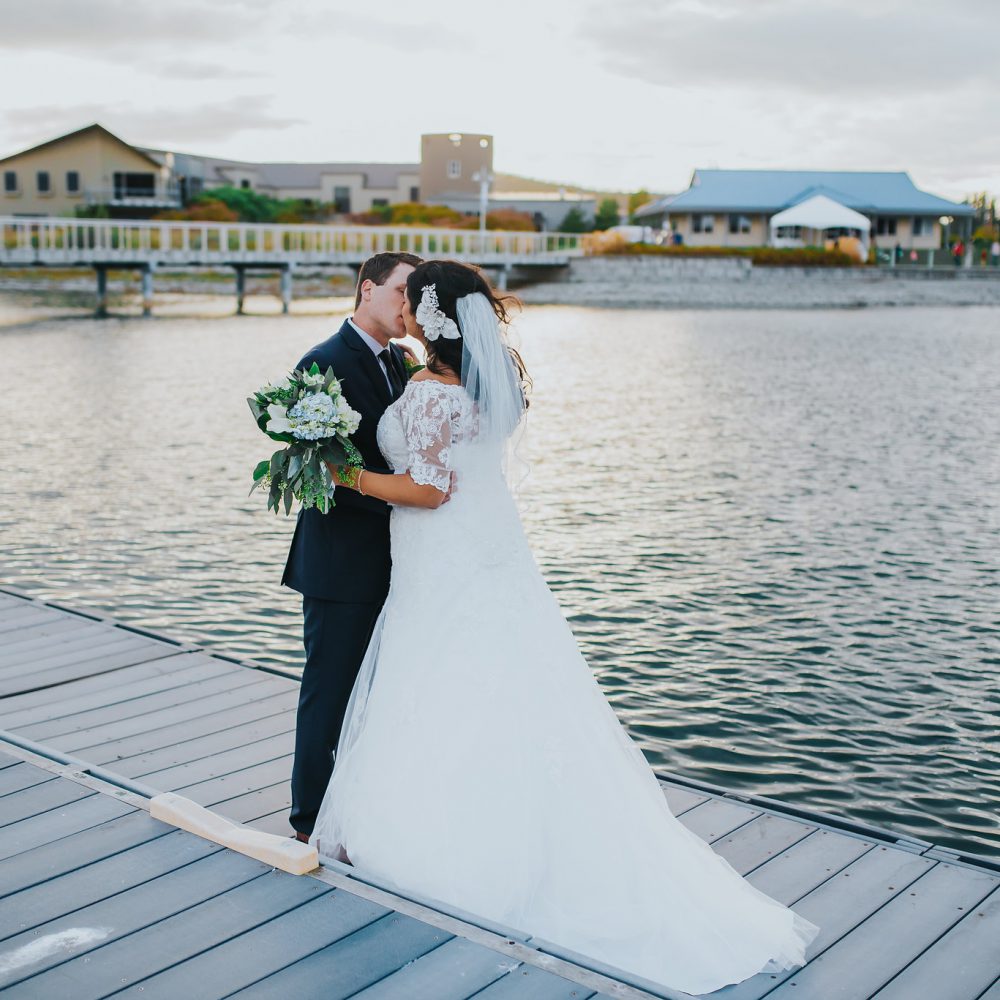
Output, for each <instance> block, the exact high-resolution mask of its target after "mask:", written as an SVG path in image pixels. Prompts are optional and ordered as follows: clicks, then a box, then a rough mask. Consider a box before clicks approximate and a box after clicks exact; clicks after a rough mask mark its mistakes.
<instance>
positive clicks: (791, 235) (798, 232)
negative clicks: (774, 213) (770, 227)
mask: <svg viewBox="0 0 1000 1000" xmlns="http://www.w3.org/2000/svg"><path fill="white" fill-rule="evenodd" d="M776 235H777V237H778V238H779V239H782V240H800V239H802V227H801V226H778V228H777V230H776Z"/></svg>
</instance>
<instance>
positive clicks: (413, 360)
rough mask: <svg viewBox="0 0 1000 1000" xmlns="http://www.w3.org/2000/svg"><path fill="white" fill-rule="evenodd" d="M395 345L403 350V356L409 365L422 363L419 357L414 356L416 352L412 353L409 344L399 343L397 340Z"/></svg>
mask: <svg viewBox="0 0 1000 1000" xmlns="http://www.w3.org/2000/svg"><path fill="white" fill-rule="evenodd" d="M396 346H397V347H398V348H399V349H400V350H401V351H402V352H403V357H404V358H406V360H407V361H408V362H409V363H410V364H411V365H422V364H423V362H422V361H421V360H420V358H418V357H417V356H416V354H414V353H413V348H412V347H410V345H409V344H400V343H398V342H397V343H396Z"/></svg>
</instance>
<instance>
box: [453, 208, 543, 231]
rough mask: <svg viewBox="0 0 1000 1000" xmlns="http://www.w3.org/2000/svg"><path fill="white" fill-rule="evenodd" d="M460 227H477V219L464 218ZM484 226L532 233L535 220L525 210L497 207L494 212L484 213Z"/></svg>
mask: <svg viewBox="0 0 1000 1000" xmlns="http://www.w3.org/2000/svg"><path fill="white" fill-rule="evenodd" d="M459 228H460V229H478V228H479V219H478V218H475V217H472V218H466V219H465V220H464V221H463V222H462V224H461V225H460V226H459ZM486 228H487V229H500V230H504V231H506V232H516V233H533V232H534V231H535V220H534V219H533V218H532V217H531V216H530V215H528V213H527V212H518V211H516V210H515V209H513V208H498V209H497V210H496V211H495V212H487V213H486Z"/></svg>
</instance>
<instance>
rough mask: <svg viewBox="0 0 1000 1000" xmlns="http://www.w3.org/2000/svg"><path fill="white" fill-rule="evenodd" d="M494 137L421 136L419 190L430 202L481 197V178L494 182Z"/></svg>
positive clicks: (470, 134) (450, 134)
mask: <svg viewBox="0 0 1000 1000" xmlns="http://www.w3.org/2000/svg"><path fill="white" fill-rule="evenodd" d="M492 174H493V136H491V135H480V134H478V133H471V132H447V133H441V134H431V135H422V136H421V137H420V191H421V195H422V198H423V201H425V202H427V203H441V204H446V203H447V201H448V199H449V198H461V197H463V196H464V197H469V196H474V197H476V198H478V197H479V189H480V183H481V180H482V178H483V177H484V176H485V177H486V179H487V182H490V181H492Z"/></svg>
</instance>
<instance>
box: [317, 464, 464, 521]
mask: <svg viewBox="0 0 1000 1000" xmlns="http://www.w3.org/2000/svg"><path fill="white" fill-rule="evenodd" d="M327 468H328V469H329V470H330V475H332V476H333V481H334V482H335V483H336V484H337V486H338V487H340V486H346V487H347V488H348V489H351V490H357V491H358V492H359V493H362V494H364V495H365V496H370V497H377V498H378V499H379V500H384V501H385V502H386V503H391V504H393V505H395V506H397V507H426V508H427V509H429V510H434V509H435V508H437V507H440V506H441V504H443V503H444V502H445V500H446V499H447V497H448V494H447V492H445V491H442V490H439V489H438V488H437V487H436V486H425V485H423V484H421V483H415V482H414V481H413V478H412V477H411V476H410V474H409V473H408V472H403V473H399V474H386V473H383V472H370V471H369V470H368V469H356V468H352V467H350V466H343V465H330V464H329V463H327ZM342 476H343V478H341V477H342Z"/></svg>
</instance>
